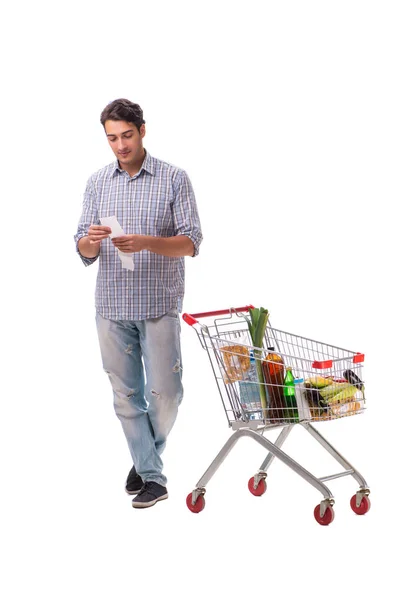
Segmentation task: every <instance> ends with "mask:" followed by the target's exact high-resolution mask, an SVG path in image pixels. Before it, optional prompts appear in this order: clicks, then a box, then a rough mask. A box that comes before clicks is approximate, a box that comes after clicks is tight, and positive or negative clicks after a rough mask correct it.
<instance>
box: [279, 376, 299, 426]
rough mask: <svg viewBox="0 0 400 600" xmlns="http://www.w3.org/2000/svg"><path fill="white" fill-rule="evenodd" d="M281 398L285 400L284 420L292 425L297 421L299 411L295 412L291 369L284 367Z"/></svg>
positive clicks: (295, 405)
mask: <svg viewBox="0 0 400 600" xmlns="http://www.w3.org/2000/svg"><path fill="white" fill-rule="evenodd" d="M283 397H284V399H285V406H286V410H285V418H286V419H287V420H288V421H291V422H293V423H296V422H298V420H299V411H298V410H297V402H296V390H295V383H294V376H293V371H292V367H286V375H285V380H284V382H283Z"/></svg>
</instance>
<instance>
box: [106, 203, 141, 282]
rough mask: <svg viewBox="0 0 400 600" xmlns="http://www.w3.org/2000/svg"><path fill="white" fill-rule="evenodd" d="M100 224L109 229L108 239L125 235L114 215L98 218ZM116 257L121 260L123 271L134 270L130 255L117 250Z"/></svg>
mask: <svg viewBox="0 0 400 600" xmlns="http://www.w3.org/2000/svg"><path fill="white" fill-rule="evenodd" d="M100 223H101V224H102V225H104V227H110V228H111V233H110V238H114V237H119V236H120V235H125V232H124V230H123V229H122V227H121V225H120V224H119V223H118V220H117V217H116V216H115V215H113V216H112V217H100ZM118 256H119V257H120V259H121V263H122V268H123V269H129V270H130V271H134V270H135V265H134V263H133V256H132V254H127V253H126V252H121V251H120V250H118Z"/></svg>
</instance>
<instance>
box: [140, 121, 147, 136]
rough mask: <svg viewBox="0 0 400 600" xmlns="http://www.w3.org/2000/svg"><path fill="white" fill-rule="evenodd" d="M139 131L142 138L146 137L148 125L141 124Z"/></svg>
mask: <svg viewBox="0 0 400 600" xmlns="http://www.w3.org/2000/svg"><path fill="white" fill-rule="evenodd" d="M139 133H140V137H141V138H144V136H145V135H146V125H145V124H144V123H143V125H141V126H140V129H139Z"/></svg>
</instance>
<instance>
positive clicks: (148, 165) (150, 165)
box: [110, 148, 155, 177]
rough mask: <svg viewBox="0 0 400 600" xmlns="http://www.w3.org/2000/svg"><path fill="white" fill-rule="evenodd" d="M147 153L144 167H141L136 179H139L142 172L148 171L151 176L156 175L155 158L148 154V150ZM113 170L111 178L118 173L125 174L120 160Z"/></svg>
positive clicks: (116, 162)
mask: <svg viewBox="0 0 400 600" xmlns="http://www.w3.org/2000/svg"><path fill="white" fill-rule="evenodd" d="M144 151H145V152H146V156H145V157H144V161H143V163H142V166H141V167H140V170H139V172H138V173H137V174H136V175H135V177H139V175H140V173H141V172H142V171H147V172H148V173H150V175H154V171H155V169H154V158H153V157H152V156H151V155H150V154H149V153H148V151H147V150H146V148H145V149H144ZM112 165H113V169H112V170H111V173H110V177H114V176H115V175H116V174H117V173H124V170H123V169H121V167H120V166H119V162H118V160H115V161H114V162H113V163H112Z"/></svg>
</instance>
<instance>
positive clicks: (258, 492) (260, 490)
mask: <svg viewBox="0 0 400 600" xmlns="http://www.w3.org/2000/svg"><path fill="white" fill-rule="evenodd" d="M247 487H248V488H249V490H250V492H251V493H252V494H253V496H262V495H263V494H265V492H266V491H267V482H266V481H265V479H264V478H263V479H260V481H259V482H258V485H257V487H256V488H255V487H254V477H252V478H251V479H249V483H248V484H247Z"/></svg>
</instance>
